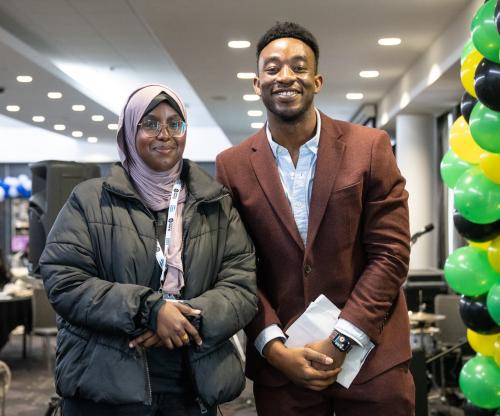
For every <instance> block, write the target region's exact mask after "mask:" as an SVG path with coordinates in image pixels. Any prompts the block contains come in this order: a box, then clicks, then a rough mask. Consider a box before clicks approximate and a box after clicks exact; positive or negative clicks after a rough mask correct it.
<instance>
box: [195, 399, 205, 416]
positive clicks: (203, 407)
mask: <svg viewBox="0 0 500 416" xmlns="http://www.w3.org/2000/svg"><path fill="white" fill-rule="evenodd" d="M195 400H196V402H197V403H198V406H199V407H200V412H201V414H202V415H204V414H206V413H208V409H207V408H206V407H205V405H204V404H203V401H202V400H201V399H200V398H199V397H196V399H195Z"/></svg>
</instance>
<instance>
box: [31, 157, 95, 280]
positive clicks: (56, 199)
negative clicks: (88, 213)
mask: <svg viewBox="0 0 500 416" xmlns="http://www.w3.org/2000/svg"><path fill="white" fill-rule="evenodd" d="M30 168H31V176H32V194H31V198H30V200H29V208H28V211H29V237H30V238H29V253H28V260H29V270H30V273H31V274H33V275H34V276H35V277H39V276H37V275H38V273H39V265H38V261H39V259H40V255H41V254H42V251H43V249H44V247H45V242H46V240H47V235H48V233H49V231H50V229H51V228H52V225H53V224H54V221H55V219H56V217H57V214H59V211H60V210H61V208H62V206H63V205H64V203H65V202H66V200H67V199H68V197H69V195H70V194H71V191H72V190H73V188H74V187H75V186H76V185H78V184H79V183H80V182H83V181H85V180H87V179H90V178H97V177H99V176H101V169H100V168H99V166H98V165H96V164H94V163H76V162H63V161H58V160H44V161H42V162H37V163H33V164H31V165H30Z"/></svg>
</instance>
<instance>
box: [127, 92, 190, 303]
mask: <svg viewBox="0 0 500 416" xmlns="http://www.w3.org/2000/svg"><path fill="white" fill-rule="evenodd" d="M161 93H165V94H166V95H168V97H169V98H171V99H172V100H173V101H174V102H175V103H176V104H177V106H178V107H179V109H180V110H181V113H182V114H180V115H181V116H182V118H183V119H184V121H186V120H187V117H186V108H185V106H184V103H183V102H182V100H181V98H180V97H179V96H178V95H177V94H176V93H175V92H174V91H173V90H171V89H170V88H168V87H166V86H164V85H161V84H150V85H145V86H142V87H140V88H138V89H136V90H135V91H134V92H132V94H130V96H129V98H128V100H127V102H126V104H125V106H124V108H123V110H122V112H121V114H120V118H119V121H118V125H119V128H118V133H117V143H118V154H119V157H120V161H121V163H122V165H123V167H124V168H125V169H126V170H127V171H128V173H129V175H130V178H131V179H132V182H133V183H134V186H135V189H136V190H137V192H138V193H139V195H140V196H141V198H142V200H143V201H144V203H145V204H146V206H147V207H148V208H150V209H151V210H153V211H162V210H164V209H167V208H168V206H169V204H170V195H171V193H172V188H173V186H174V183H175V181H176V180H177V179H178V178H179V177H180V173H181V169H182V159H181V160H179V161H178V162H177V163H176V164H175V165H174V167H173V168H172V169H170V170H168V171H166V172H157V171H155V170H153V169H151V168H150V167H149V166H148V165H146V163H144V161H143V160H142V159H141V157H140V156H139V154H138V153H137V148H136V144H135V140H136V135H137V129H138V126H137V125H138V124H139V123H140V121H141V119H142V117H143V116H144V112H145V111H146V109H147V108H148V106H149V104H150V103H151V101H153V99H154V98H155V97H156V96H158V95H159V94H161ZM167 104H168V103H167ZM179 151H180V154H181V155H182V153H183V152H184V148H183V147H182V148H180V149H179ZM185 201H186V188H185V186H183V187H182V190H181V193H180V196H179V202H178V206H177V212H176V216H175V220H174V227H173V230H172V238H171V240H170V246H169V247H168V248H167V250H166V253H164V254H165V257H166V259H167V274H166V277H165V282H164V284H163V291H164V292H167V293H170V294H174V295H179V294H180V291H181V289H182V287H183V286H184V273H183V267H182V212H183V210H184V204H185ZM159 243H160V246H161V247H163V243H164V241H160V242H159ZM152 258H154V259H155V257H154V253H152ZM154 261H156V259H155V260H154Z"/></svg>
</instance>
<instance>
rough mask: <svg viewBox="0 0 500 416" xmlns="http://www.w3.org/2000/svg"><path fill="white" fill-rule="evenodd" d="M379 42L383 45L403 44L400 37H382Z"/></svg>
mask: <svg viewBox="0 0 500 416" xmlns="http://www.w3.org/2000/svg"><path fill="white" fill-rule="evenodd" d="M378 44H379V45H382V46H396V45H399V44H401V39H400V38H382V39H379V40H378Z"/></svg>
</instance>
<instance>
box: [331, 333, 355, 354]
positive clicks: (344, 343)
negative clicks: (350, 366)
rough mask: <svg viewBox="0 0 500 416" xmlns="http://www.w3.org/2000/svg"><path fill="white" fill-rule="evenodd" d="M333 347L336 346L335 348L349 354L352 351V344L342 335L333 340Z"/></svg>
mask: <svg viewBox="0 0 500 416" xmlns="http://www.w3.org/2000/svg"><path fill="white" fill-rule="evenodd" d="M333 345H335V347H337V348H338V349H339V350H340V351H342V352H347V351H349V350H350V349H351V342H350V341H349V339H348V338H347V337H346V336H344V335H342V334H337V335H336V336H335V337H334V338H333Z"/></svg>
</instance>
